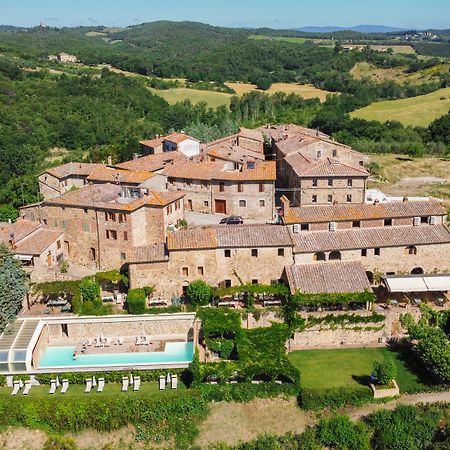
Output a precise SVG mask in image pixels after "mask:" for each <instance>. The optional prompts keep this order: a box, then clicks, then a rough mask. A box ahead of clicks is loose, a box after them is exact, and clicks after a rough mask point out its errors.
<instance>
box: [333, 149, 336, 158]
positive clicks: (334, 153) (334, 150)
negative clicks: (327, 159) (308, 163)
mask: <svg viewBox="0 0 450 450" xmlns="http://www.w3.org/2000/svg"><path fill="white" fill-rule="evenodd" d="M336 156H337V150H336V149H335V148H334V149H333V158H336Z"/></svg>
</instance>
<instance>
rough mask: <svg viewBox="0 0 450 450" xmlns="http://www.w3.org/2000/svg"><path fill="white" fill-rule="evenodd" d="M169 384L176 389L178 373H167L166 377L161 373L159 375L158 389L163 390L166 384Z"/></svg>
mask: <svg viewBox="0 0 450 450" xmlns="http://www.w3.org/2000/svg"><path fill="white" fill-rule="evenodd" d="M169 384H171V385H172V389H177V388H178V375H172V376H171V375H170V374H169V373H168V374H167V377H165V376H164V375H161V376H160V377H159V390H160V391H163V390H164V389H165V388H166V386H168V385H169Z"/></svg>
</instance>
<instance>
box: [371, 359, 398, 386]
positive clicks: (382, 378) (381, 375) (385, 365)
mask: <svg viewBox="0 0 450 450" xmlns="http://www.w3.org/2000/svg"><path fill="white" fill-rule="evenodd" d="M373 375H374V376H375V378H376V379H377V382H378V384H381V385H382V386H385V385H387V384H389V383H390V382H391V381H392V380H393V379H394V378H395V375H396V367H395V364H394V361H392V359H387V360H385V361H383V362H378V361H375V362H374V364H373Z"/></svg>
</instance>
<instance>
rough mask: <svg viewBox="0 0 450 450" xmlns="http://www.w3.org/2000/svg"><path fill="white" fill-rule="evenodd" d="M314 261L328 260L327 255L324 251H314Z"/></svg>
mask: <svg viewBox="0 0 450 450" xmlns="http://www.w3.org/2000/svg"><path fill="white" fill-rule="evenodd" d="M313 259H314V261H326V260H327V257H326V255H325V253H324V252H318V253H314V257H313Z"/></svg>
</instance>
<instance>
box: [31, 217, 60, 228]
mask: <svg viewBox="0 0 450 450" xmlns="http://www.w3.org/2000/svg"><path fill="white" fill-rule="evenodd" d="M31 220H34V217H32V218H31ZM53 226H54V227H57V226H58V219H55V220H54V221H53Z"/></svg>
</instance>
